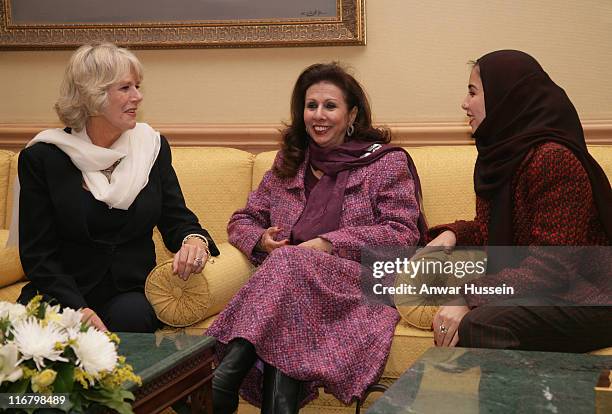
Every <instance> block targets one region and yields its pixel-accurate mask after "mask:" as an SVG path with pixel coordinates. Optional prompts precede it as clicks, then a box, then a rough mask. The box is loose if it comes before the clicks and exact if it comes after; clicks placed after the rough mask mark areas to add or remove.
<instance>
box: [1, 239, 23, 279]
mask: <svg viewBox="0 0 612 414" xmlns="http://www.w3.org/2000/svg"><path fill="white" fill-rule="evenodd" d="M8 235H9V231H8V230H3V229H0V287H3V286H8V285H12V284H13V283H15V282H18V281H20V280H23V279H24V278H25V276H24V274H23V269H22V268H21V261H20V260H19V249H18V248H17V246H11V247H4V246H5V245H6V240H7V239H8Z"/></svg>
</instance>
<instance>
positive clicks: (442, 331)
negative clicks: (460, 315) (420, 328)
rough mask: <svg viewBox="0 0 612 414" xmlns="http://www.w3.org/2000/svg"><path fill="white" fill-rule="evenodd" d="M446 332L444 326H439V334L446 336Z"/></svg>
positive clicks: (446, 329)
mask: <svg viewBox="0 0 612 414" xmlns="http://www.w3.org/2000/svg"><path fill="white" fill-rule="evenodd" d="M447 332H448V328H447V327H446V326H444V325H440V333H442V334H446V333H447Z"/></svg>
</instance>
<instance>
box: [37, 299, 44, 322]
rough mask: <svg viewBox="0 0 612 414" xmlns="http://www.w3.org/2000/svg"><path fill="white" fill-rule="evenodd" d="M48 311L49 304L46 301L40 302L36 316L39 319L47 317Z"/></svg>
mask: <svg viewBox="0 0 612 414" xmlns="http://www.w3.org/2000/svg"><path fill="white" fill-rule="evenodd" d="M46 313H47V304H46V303H45V302H40V303H39V304H38V313H37V315H36V317H37V318H38V319H45V314H46Z"/></svg>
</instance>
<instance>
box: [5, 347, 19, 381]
mask: <svg viewBox="0 0 612 414" xmlns="http://www.w3.org/2000/svg"><path fill="white" fill-rule="evenodd" d="M18 356H19V351H18V350H17V347H16V346H15V345H14V344H7V345H3V346H0V384H2V383H3V382H4V381H9V382H15V381H17V380H18V379H19V378H21V377H22V375H23V371H22V370H21V368H19V364H18V363H17V362H18V361H17V358H18Z"/></svg>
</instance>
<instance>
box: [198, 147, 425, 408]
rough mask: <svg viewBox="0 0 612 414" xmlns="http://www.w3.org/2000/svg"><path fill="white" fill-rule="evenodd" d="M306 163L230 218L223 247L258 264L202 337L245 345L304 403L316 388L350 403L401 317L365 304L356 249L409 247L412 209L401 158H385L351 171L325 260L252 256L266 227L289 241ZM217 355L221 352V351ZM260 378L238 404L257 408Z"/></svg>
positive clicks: (286, 251)
mask: <svg viewBox="0 0 612 414" xmlns="http://www.w3.org/2000/svg"><path fill="white" fill-rule="evenodd" d="M275 162H279V158H278V157H277V159H276V161H275ZM306 165H307V160H306V161H305V162H304V163H303V164H302V166H301V167H300V169H299V171H298V174H297V175H296V176H295V177H293V178H288V179H281V178H278V177H277V176H275V175H274V174H273V173H272V172H271V171H269V172H268V173H266V175H265V176H264V178H263V180H262V182H261V184H260V186H259V188H258V189H257V191H255V192H254V193H253V194H251V196H250V197H249V201H248V204H247V206H246V208H244V209H241V210H239V211H237V212H236V213H235V214H234V216H233V217H232V219H231V220H230V223H229V225H228V232H229V240H230V242H231V243H232V244H234V245H235V246H236V247H238V248H239V249H240V250H241V251H243V252H244V253H245V254H246V255H248V256H249V257H250V258H251V261H252V262H253V263H256V264H261V266H260V267H259V268H258V269H257V271H256V272H255V273H254V274H253V276H252V277H251V279H250V280H249V282H248V283H247V284H246V285H245V286H244V287H243V288H242V289H241V290H240V291H239V292H238V293H237V294H236V296H235V297H234V299H233V300H232V301H231V302H230V304H229V305H228V306H227V308H226V309H225V310H224V311H223V312H222V313H221V314H220V315H219V317H218V318H217V320H216V321H215V322H214V323H213V325H212V326H211V327H210V329H209V330H208V331H207V334H208V335H211V336H214V337H215V338H217V339H218V340H219V341H220V342H221V344H227V343H228V342H229V341H231V340H232V339H234V338H237V337H241V338H245V339H247V340H249V341H250V342H252V343H253V344H254V345H255V348H256V350H257V354H258V355H259V357H260V358H261V360H263V361H265V362H267V363H269V364H271V365H273V366H276V367H277V368H279V369H280V370H281V371H282V372H284V373H285V374H287V375H289V376H290V377H293V378H296V379H299V380H302V381H306V382H307V384H306V390H307V395H306V397H305V399H304V400H303V401H302V404H306V403H307V402H308V401H310V400H312V399H314V398H316V396H317V390H316V388H317V387H320V386H323V387H325V389H326V391H327V392H330V393H333V394H334V395H335V396H336V398H338V399H339V400H341V401H343V402H345V403H349V402H350V401H351V400H352V399H353V398H355V397H360V396H362V394H363V392H364V391H365V389H366V388H367V387H368V385H370V384H372V383H373V382H375V381H376V379H377V378H378V377H379V376H380V375H381V373H382V371H383V368H384V364H385V361H386V359H387V355H388V353H389V349H390V346H391V340H392V338H393V332H394V328H395V325H396V324H397V322H398V320H399V316H398V314H397V312H396V311H395V309H393V308H390V307H387V306H384V305H380V304H374V303H369V302H366V301H365V300H364V299H363V297H362V294H361V290H360V265H359V263H358V262H357V261H358V260H359V258H360V249H361V248H362V247H364V246H381V245H398V244H400V245H414V244H415V243H416V242H417V241H418V239H419V232H418V230H417V225H416V223H417V218H418V215H419V211H418V207H417V201H416V199H415V196H414V186H413V182H412V179H411V176H410V173H409V171H408V167H407V162H406V156H405V155H404V154H403V153H402V152H392V153H389V154H387V155H385V156H384V157H382V158H381V159H380V160H378V161H376V162H374V163H372V164H370V165H368V166H366V167H362V168H359V169H355V170H351V173H350V176H349V178H348V183H347V188H346V192H345V198H344V203H343V211H342V217H341V220H340V228H339V229H338V230H335V231H332V232H330V233H327V234H323V235H321V237H323V238H325V239H327V240H329V241H330V242H331V243H332V245H333V251H332V254H327V253H323V252H319V251H314V250H310V249H305V248H301V247H298V246H287V247H283V248H280V249H276V250H274V251H273V252H272V253H271V254H270V255H266V254H263V253H261V252H254V251H253V249H254V247H255V245H256V243H257V242H258V240H259V238H260V237H261V234H262V233H263V232H264V229H266V228H268V227H270V226H278V227H281V228H282V232H281V234H280V235H279V236H278V238H279V239H283V238H289V235H290V233H291V229H292V227H293V225H294V224H295V222H296V221H297V220H298V218H299V216H300V214H301V212H302V210H303V208H304V204H305V196H304V170H305V166H306ZM218 351H219V355H222V353H223V346H222V345H221V346H220V347H219V350H218ZM261 381H262V375H261V372H260V370H259V369H258V368H257V367H254V368H253V370H251V372H250V373H249V375H248V376H247V378H246V379H245V382H244V383H243V387H242V394H243V397H244V398H245V399H247V400H248V401H249V402H251V403H253V404H255V405H259V404H260V401H261V387H262V383H261Z"/></svg>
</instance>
